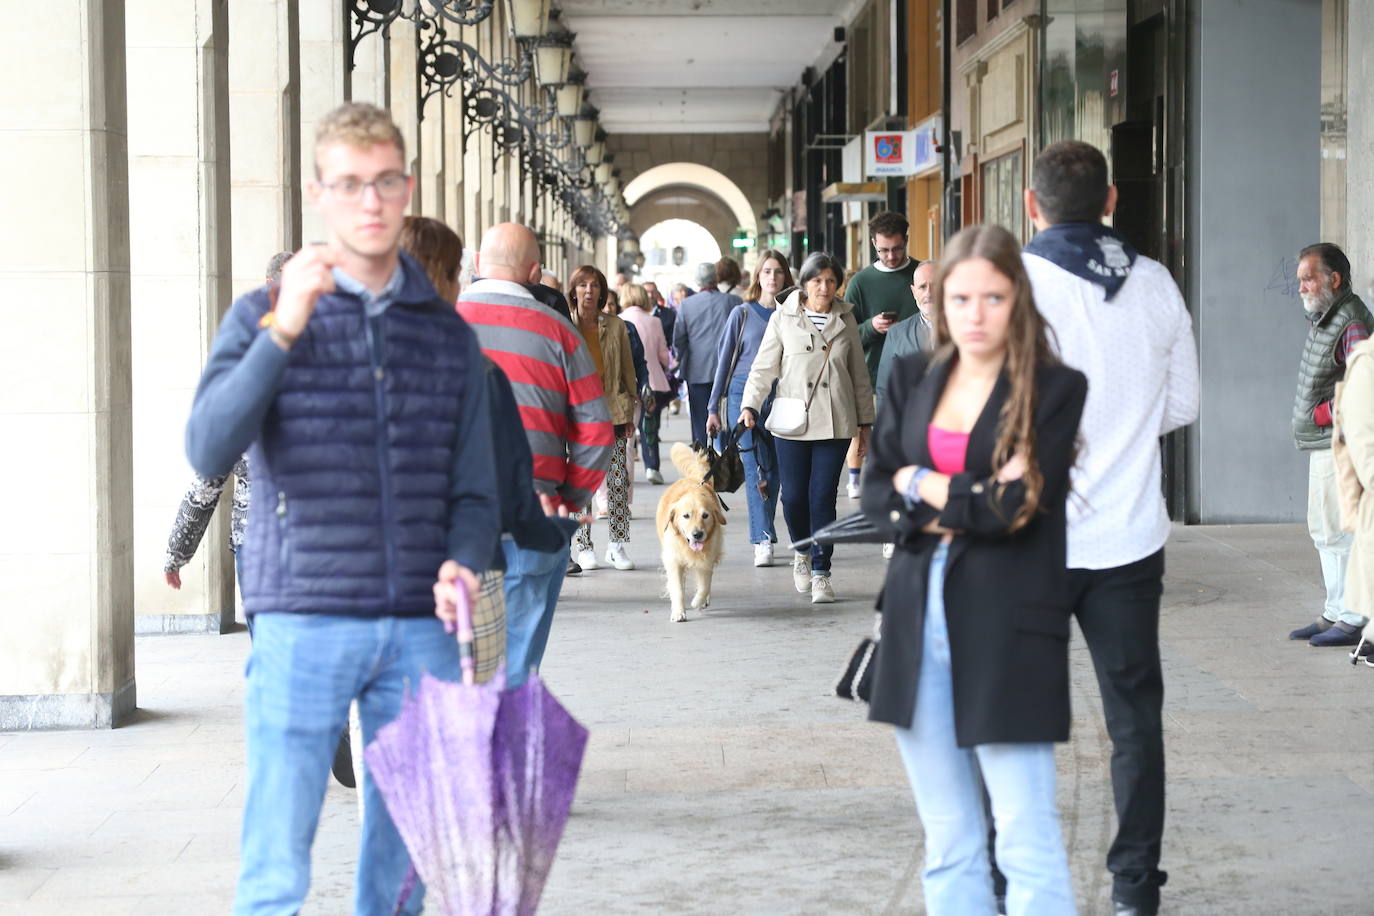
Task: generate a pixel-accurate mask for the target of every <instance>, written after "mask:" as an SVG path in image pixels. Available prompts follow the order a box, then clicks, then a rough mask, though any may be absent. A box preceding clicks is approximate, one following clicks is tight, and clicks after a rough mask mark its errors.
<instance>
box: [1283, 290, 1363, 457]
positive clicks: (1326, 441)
mask: <svg viewBox="0 0 1374 916" xmlns="http://www.w3.org/2000/svg"><path fill="white" fill-rule="evenodd" d="M1353 321H1358V322H1360V323H1361V324H1363V325H1364V326H1365V329H1366V330H1370V331H1374V319H1371V317H1370V314H1369V309H1367V308H1365V304H1364V303H1363V302H1361V301H1360V297H1359V296H1357V295H1355V293H1354V292H1353V291H1351V290H1346V291H1345V292H1344V293H1342V294H1341V295H1339V296H1337V297H1336V301H1335V302H1333V303H1332V304H1331V308H1329V309H1327V311H1326V314H1325V315H1323V316H1322V318H1321V320H1320V321H1318V322H1317V323H1316V324H1314V325H1312V328H1311V330H1309V331H1308V332H1307V343H1306V344H1305V345H1304V346H1303V349H1302V363H1301V364H1299V366H1298V396H1297V397H1296V398H1295V399H1294V400H1293V440H1294V441H1295V442H1296V443H1297V446H1298V448H1299V449H1300V450H1302V451H1305V452H1307V451H1313V450H1316V449H1320V448H1330V447H1331V427H1329V426H1318V425H1317V424H1316V423H1314V422H1313V420H1312V410H1313V408H1315V407H1316V406H1317V405H1318V404H1321V403H1322V402H1324V401H1329V400H1331V398H1332V396H1334V395H1335V393H1336V383H1337V382H1339V381H1340V380H1341V379H1342V378H1343V377H1344V376H1345V367H1344V366H1342V365H1341V364H1340V363H1338V362H1336V344H1337V342H1339V341H1340V339H1341V335H1342V334H1344V333H1345V329H1346V328H1347V327H1349V326H1350V323H1351V322H1353Z"/></svg>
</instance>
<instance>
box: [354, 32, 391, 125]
mask: <svg viewBox="0 0 1374 916" xmlns="http://www.w3.org/2000/svg"><path fill="white" fill-rule="evenodd" d="M350 34H351V33H350ZM351 79H352V83H353V86H352V88H353V96H352V98H353V101H355V102H371V103H372V104H373V105H376V106H377V107H378V108H390V107H391V42H390V41H387V40H386V38H384V37H383V36H382V35H380V34H376V35H369V36H368V37H366V38H364V39H363V40H362V41H361V42H359V43H358V47H357V48H356V49H354V51H353V74H352V77H351Z"/></svg>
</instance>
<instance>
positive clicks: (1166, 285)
mask: <svg viewBox="0 0 1374 916" xmlns="http://www.w3.org/2000/svg"><path fill="white" fill-rule="evenodd" d="M1022 260H1023V261H1024V262H1025V265H1026V271H1027V273H1029V274H1030V280H1031V288H1032V290H1033V291H1034V293H1035V304H1036V306H1037V307H1038V308H1039V310H1040V313H1041V314H1042V315H1044V316H1045V320H1046V321H1047V322H1049V325H1050V327H1051V328H1053V329H1054V335H1055V337H1056V338H1057V339H1058V346H1057V349H1058V352H1059V355H1060V358H1061V359H1063V360H1064V362H1065V363H1066V364H1067V365H1069V366H1071V367H1072V368H1074V369H1077V370H1079V371H1080V372H1082V373H1084V374H1085V375H1087V377H1088V400H1087V403H1086V404H1085V405H1084V407H1083V420H1082V423H1081V424H1080V425H1079V436H1080V439H1079V453H1078V461H1077V463H1076V464H1075V465H1074V469H1073V473H1072V475H1071V480H1072V483H1073V489H1072V491H1071V492H1070V494H1069V506H1068V516H1069V545H1068V547H1069V556H1068V562H1069V568H1070V569H1111V568H1113V567H1117V566H1125V565H1127V564H1129V563H1134V562H1136V561H1137V560H1141V559H1144V558H1145V557H1148V556H1150V555H1151V554H1153V553H1155V552H1156V551H1157V550H1159V549H1160V548H1161V547H1163V546H1164V542H1165V541H1166V540H1168V538H1169V514H1168V512H1167V510H1166V509H1165V506H1164V496H1163V493H1162V492H1161V486H1160V484H1161V473H1160V457H1159V437H1160V436H1162V435H1163V434H1164V433H1167V432H1170V431H1171V430H1175V429H1178V428H1179V427H1181V426H1187V425H1188V424H1189V423H1192V422H1193V421H1194V420H1196V419H1197V413H1198V368H1197V344H1196V342H1195V341H1194V339H1193V321H1192V318H1191V316H1189V314H1188V308H1187V306H1186V305H1184V302H1183V296H1182V295H1181V294H1180V293H1179V291H1178V286H1177V285H1176V284H1175V283H1174V279H1173V277H1172V276H1170V275H1169V271H1168V270H1167V269H1165V267H1164V265H1163V264H1160V263H1159V262H1158V261H1153V260H1151V259H1150V258H1147V257H1144V256H1140V257H1138V258H1137V259H1136V262H1135V264H1134V265H1133V267H1132V269H1131V275H1130V277H1129V278H1128V279H1127V280H1126V283H1125V285H1124V286H1122V287H1121V289H1120V291H1119V292H1117V294H1116V295H1115V296H1114V297H1113V298H1112V300H1111V301H1110V302H1108V301H1107V300H1106V295H1105V293H1104V291H1103V289H1102V287H1100V286H1098V285H1097V284H1095V283H1090V282H1088V281H1087V280H1083V279H1081V278H1079V277H1076V276H1074V275H1073V274H1071V273H1069V272H1068V271H1066V270H1064V269H1063V268H1061V267H1059V266H1057V265H1056V264H1054V263H1052V262H1050V261H1047V260H1045V259H1044V258H1042V257H1039V256H1038V255H1033V254H1026V255H1023V256H1022Z"/></svg>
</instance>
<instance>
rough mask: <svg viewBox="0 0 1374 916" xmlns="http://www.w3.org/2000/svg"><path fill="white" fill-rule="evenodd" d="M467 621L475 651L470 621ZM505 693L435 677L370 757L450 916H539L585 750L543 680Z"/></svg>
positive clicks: (422, 873)
mask: <svg viewBox="0 0 1374 916" xmlns="http://www.w3.org/2000/svg"><path fill="white" fill-rule="evenodd" d="M465 611H466V614H465ZM458 613H459V623H458V631H459V638H460V639H462V638H463V637H464V636H467V638H468V639H471V634H472V625H471V609H470V608H465V607H464V606H463V603H461V602H460V604H459V608H458ZM465 624H466V625H465ZM467 657H469V658H470V654H469V655H468V656H467ZM505 683H506V675H505V671H504V670H499V671H497V673H496V676H495V677H493V678H492V679H491V681H490V682H488V683H487V684H483V685H473V684H470V683H469V684H460V683H455V682H452V681H442V680H439V679H438V678H435V677H431V676H429V675H425V676H424V677H423V678H422V679H421V682H420V687H419V689H418V690H417V691H415V693H414V694H412V695H411V696H409V697H407V698H406V700H405V702H404V703H403V704H402V706H401V712H400V715H398V716H397V717H396V719H395V721H393V722H390V723H388V724H387V725H385V726H383V727H382V728H381V729H379V730H378V731H377V737H376V739H375V740H373V742H372V743H371V744H369V745H368V746H367V749H366V751H365V752H364V757H365V759H366V760H367V767H368V772H369V773H370V774H371V776H372V778H373V779H374V780H376V783H377V788H378V789H379V790H380V791H381V794H382V798H383V799H384V800H385V802H386V808H387V811H388V812H390V814H391V819H392V820H393V821H394V822H395V824H396V829H397V831H399V832H400V834H401V838H402V839H403V840H404V841H405V844H406V848H407V849H408V850H409V851H410V858H411V862H412V863H413V869H414V872H415V873H416V874H418V875H419V877H420V878H421V879H422V880H423V881H424V882H425V888H426V894H427V898H428V899H427V900H426V903H428V904H431V905H433V906H434V907H436V908H437V909H438V910H439V912H441V913H445V914H451V916H478V914H493V913H497V914H502V916H505V914H517V916H525V914H531V913H533V912H534V911H535V909H536V908H537V907H538V905H539V897H540V895H541V894H542V893H543V891H544V883H545V882H546V881H547V880H548V877H549V870H550V869H551V868H552V867H553V859H554V853H555V852H556V851H557V849H558V841H559V840H560V839H561V838H562V836H563V827H564V825H565V824H566V823H567V820H568V812H569V810H570V809H571V808H572V800H573V794H574V792H575V791H576V788H577V776H578V772H579V770H580V769H581V766H582V755H583V752H584V751H585V750H586V746H587V730H586V729H585V728H583V727H582V726H581V725H579V724H578V723H577V721H576V720H574V719H573V717H572V716H571V715H569V714H568V712H567V710H566V709H564V708H563V706H562V704H560V703H559V702H558V700H557V699H555V698H554V696H553V694H551V693H549V691H548V689H547V688H546V687H545V686H544V684H543V682H542V681H541V680H540V679H539V677H538V676H537V675H532V676H531V677H530V678H529V679H528V680H527V681H525V683H524V684H522V685H521V686H520V687H518V688H516V689H515V690H506V689H505V688H504V686H503V685H504V684H505ZM412 883H413V880H412V879H408V880H407V882H406V887H405V888H404V889H403V890H402V896H401V901H400V902H398V904H397V909H398V911H399V909H400V907H401V905H402V904H403V903H404V902H405V899H406V897H408V896H409V891H410V886H411V885H412Z"/></svg>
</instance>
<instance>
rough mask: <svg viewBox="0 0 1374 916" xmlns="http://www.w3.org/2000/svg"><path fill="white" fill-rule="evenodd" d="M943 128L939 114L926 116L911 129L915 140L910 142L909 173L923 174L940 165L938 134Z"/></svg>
mask: <svg viewBox="0 0 1374 916" xmlns="http://www.w3.org/2000/svg"><path fill="white" fill-rule="evenodd" d="M943 129H944V125H943V124H942V123H941V120H940V116H939V115H935V116H934V117H930V118H926V119H925V120H924V121H922V122H921V123H920V124H917V125H916V127H915V128H913V129H912V131H911V133H912V134H913V135H914V137H915V140H914V142H913V144H912V162H911V171H910V172H909V173H908V174H911V175H924V174H926V173H927V172H930V171H932V170H934V169H938V168H939V167H940V165H941V161H940V159H941V157H940V153H941V150H940V134H941V132H942V131H943Z"/></svg>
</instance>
